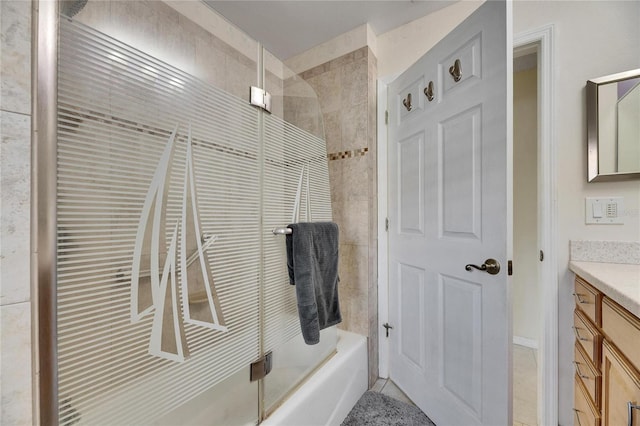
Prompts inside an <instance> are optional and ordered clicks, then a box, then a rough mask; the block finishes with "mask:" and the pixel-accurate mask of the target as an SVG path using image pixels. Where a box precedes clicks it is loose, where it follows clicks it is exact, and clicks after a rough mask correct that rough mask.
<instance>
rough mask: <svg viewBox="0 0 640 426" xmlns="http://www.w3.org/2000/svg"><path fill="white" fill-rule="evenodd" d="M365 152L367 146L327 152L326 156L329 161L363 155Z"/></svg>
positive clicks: (367, 149)
mask: <svg viewBox="0 0 640 426" xmlns="http://www.w3.org/2000/svg"><path fill="white" fill-rule="evenodd" d="M367 152H369V148H360V149H352V150H351V151H342V152H332V153H331V154H327V158H328V159H329V161H333V160H342V159H345V158H352V157H363V156H364V155H365V154H366V153H367Z"/></svg>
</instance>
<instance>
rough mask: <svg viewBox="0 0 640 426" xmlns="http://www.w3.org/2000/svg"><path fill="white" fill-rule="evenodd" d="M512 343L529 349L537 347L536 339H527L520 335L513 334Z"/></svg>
mask: <svg viewBox="0 0 640 426" xmlns="http://www.w3.org/2000/svg"><path fill="white" fill-rule="evenodd" d="M513 343H514V344H515V345H520V346H526V347H527V348H531V349H538V341H537V340H533V339H527V338H526V337H522V336H513Z"/></svg>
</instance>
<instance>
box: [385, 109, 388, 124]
mask: <svg viewBox="0 0 640 426" xmlns="http://www.w3.org/2000/svg"><path fill="white" fill-rule="evenodd" d="M384 124H389V111H385V112H384Z"/></svg>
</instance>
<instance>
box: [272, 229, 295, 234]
mask: <svg viewBox="0 0 640 426" xmlns="http://www.w3.org/2000/svg"><path fill="white" fill-rule="evenodd" d="M271 232H272V233H273V235H290V234H291V233H292V232H293V230H292V229H291V228H273V230H272V231H271Z"/></svg>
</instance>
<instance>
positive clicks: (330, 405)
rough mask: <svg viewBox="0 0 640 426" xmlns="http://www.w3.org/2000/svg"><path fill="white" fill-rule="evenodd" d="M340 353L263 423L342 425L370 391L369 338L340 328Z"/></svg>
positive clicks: (288, 425) (291, 425)
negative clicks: (365, 393)
mask: <svg viewBox="0 0 640 426" xmlns="http://www.w3.org/2000/svg"><path fill="white" fill-rule="evenodd" d="M336 349H337V353H336V355H334V356H333V357H332V358H331V359H330V360H329V361H328V362H327V363H326V364H324V365H323V366H322V367H321V368H320V369H319V370H318V371H316V372H315V373H314V374H313V375H312V376H311V377H309V379H308V380H307V381H306V382H305V383H304V384H303V385H302V386H300V388H298V390H296V392H295V393H294V394H293V395H291V396H290V397H289V398H288V399H287V400H286V401H285V402H284V403H283V404H282V405H281V406H280V407H279V408H278V409H277V410H276V411H274V412H273V414H271V415H270V416H269V417H268V418H267V419H266V420H265V421H264V422H262V425H264V426H324V425H339V424H340V423H342V421H343V420H344V418H345V417H346V416H347V414H349V411H351V409H352V408H353V406H354V405H355V404H356V402H357V401H358V399H360V397H361V396H362V394H363V393H364V392H365V391H366V390H367V387H368V386H367V376H368V374H367V339H366V338H365V337H364V336H361V335H359V334H355V333H350V332H348V331H342V330H338V344H337V348H336Z"/></svg>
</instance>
